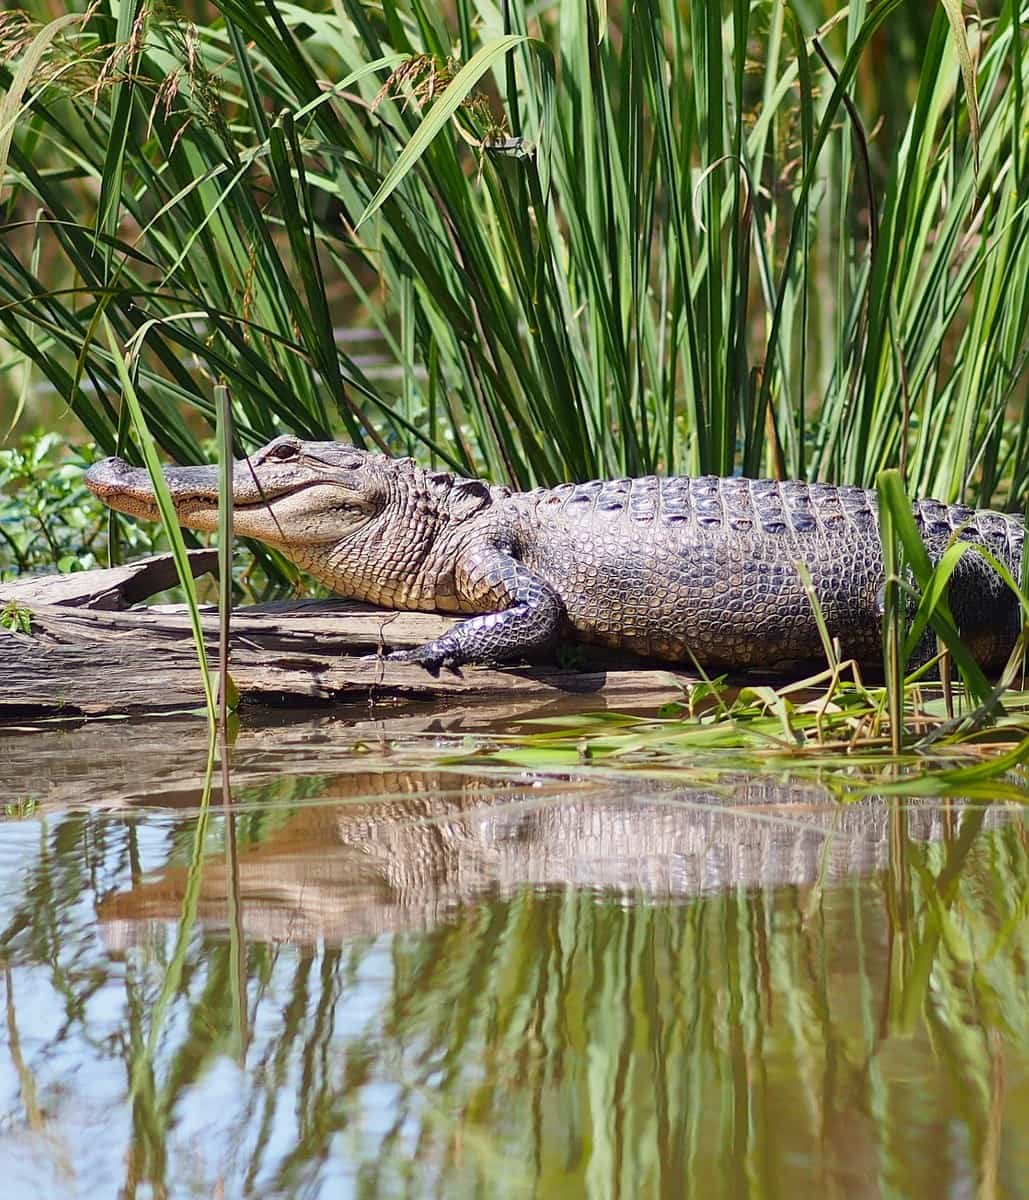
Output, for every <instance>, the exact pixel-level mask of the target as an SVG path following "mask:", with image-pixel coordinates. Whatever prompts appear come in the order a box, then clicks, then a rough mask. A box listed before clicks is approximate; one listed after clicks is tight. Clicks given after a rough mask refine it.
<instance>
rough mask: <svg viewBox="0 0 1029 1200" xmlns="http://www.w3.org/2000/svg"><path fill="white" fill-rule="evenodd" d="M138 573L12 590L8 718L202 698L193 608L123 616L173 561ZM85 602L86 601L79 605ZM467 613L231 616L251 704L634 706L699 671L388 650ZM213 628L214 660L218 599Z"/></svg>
mask: <svg viewBox="0 0 1029 1200" xmlns="http://www.w3.org/2000/svg"><path fill="white" fill-rule="evenodd" d="M206 553H209V552H206V551H202V552H200V555H201V556H202V555H203V554H206ZM162 557H163V558H164V559H167V558H168V556H162ZM192 561H193V565H194V568H195V569H200V568H201V567H203V568H204V569H208V567H207V566H205V563H207V562H208V560H206V559H204V558H203V557H197V558H196V559H194V560H192ZM132 567H136V568H141V569H139V570H136V571H135V572H132V570H131V567H129V568H125V567H119V568H115V569H113V570H112V571H111V572H104V571H91V572H84V573H82V574H83V576H85V575H89V576H92V577H93V578H91V579H89V580H85V581H84V582H82V581H76V577H75V576H71V577H68V576H47V577H43V578H37V579H33V580H30V581H21V582H25V583H30V584H31V587H27V588H22V587H21V583H19V584H15V585H5V587H4V589H3V591H2V592H0V602H3V603H6V602H8V601H10V600H14V601H15V603H16V604H17V605H18V606H19V608H20V609H22V610H23V611H25V612H27V613H28V615H29V618H30V622H31V632H30V633H29V634H25V633H20V632H15V631H12V630H9V629H0V679H2V680H3V683H2V685H0V719H12V718H17V717H24V716H43V715H50V714H61V715H76V714H82V715H87V716H95V715H100V714H107V713H130V712H140V711H147V712H168V711H175V710H181V709H190V708H195V707H197V706H198V705H202V704H203V697H204V692H203V686H202V679H201V674H200V669H199V666H198V664H197V660H196V653H195V650H194V647H193V641H192V633H191V628H190V622H189V617H188V614H187V612H186V611H185V609H184V608H183V607H181V606H161V607H159V608H158V607H155V608H151V609H147V608H142V609H134V610H131V611H117V605H118V604H120V603H124V602H125V601H126V600H127V598H128V597H130V596H132V595H138V593H139V592H140V591H141V590H143V589H145V588H147V587H150V586H152V587H154V588H155V590H162V589H163V588H164V587H167V586H168V578H167V574H166V569H165V568H166V563H163V562H158V561H157V560H154V559H150V560H145V561H144V562H143V563H139V564H132ZM105 576H109V578H105ZM73 597H78V598H80V599H81V601H82V603H83V604H84V605H87V607H77V606H75V603H74V599H73ZM98 605H100V606H98ZM457 619H458V618H454V617H447V616H442V615H439V614H434V613H410V612H403V613H400V612H393V611H388V610H383V609H377V608H372V607H370V606H368V605H361V604H354V603H350V602H347V601H344V600H323V601H318V600H315V601H285V602H279V603H273V604H260V605H254V606H251V607H248V608H240V609H237V610H236V611H235V612H234V613H233V615H232V634H231V642H230V645H231V658H230V662H231V672H232V677H233V679H234V681H235V683H236V686H237V688H238V689H239V692H240V694H241V696H242V698H243V700H244V702H247V703H265V704H280V705H281V704H291V705H323V704H347V703H355V702H360V701H367V700H389V699H392V700H425V699H439V698H451V697H457V696H462V695H464V696H490V697H494V698H504V697H506V698H510V699H518V700H525V699H529V698H537V697H538V698H540V699H549V698H554V697H555V696H561V695H569V694H574V695H580V696H581V695H590V696H594V697H597V698H598V699H600V698H601V697H602V698H603V699H604V700H605V701H606V700H608V699H612V698H617V699H618V702H619V704H621V705H623V706H627V705H630V704H632V705H639V704H660V703H662V702H664V701H666V700H669V699H674V698H675V697H677V696H678V695H680V694H681V690H682V685H683V683H686V682H690V681H692V680H693V679H694V678H695V677H693V676H690V675H688V674H686V673H685V672H681V671H671V670H668V669H664V668H661V667H657V668H654V667H648V666H646V665H643V664H640V665H636V664H635V663H634V662H632V661H627V659H626V657H624V656H623V657H621V658H613V657H612V656H611V655H610V654H604V653H603V652H598V653H592V652H591V653H590V655H589V658H588V665H587V668H586V669H584V670H575V669H569V668H562V667H559V666H555V665H553V664H550V663H546V664H535V665H528V666H514V667H511V668H503V669H501V668H497V669H492V668H486V667H463V668H461V669H460V670H457V671H446V670H444V671H441V672H440V674H439V676H438V677H434V676H432V675H430V674H429V673H428V672H427V671H425V670H424V669H423V668H421V667H418V666H413V665H410V664H406V663H390V662H386V661H385V660H384V659H383V658H382V657H381V655H382V652H383V651H385V650H387V649H398V648H404V647H409V646H417V645H420V644H422V643H423V642H427V641H431V640H432V639H433V638H436V637H439V636H440V635H441V634H442V633H444V632H446V630H448V629H449V628H450V627H451V626H452V625H453V624H454V622H455V620H457ZM202 624H203V629H204V634H205V639H206V641H207V647H208V650H209V652H210V653H211V654H212V656H213V653H214V650H215V646H216V642H217V625H218V614H217V611H216V610H215V609H214V608H213V606H205V608H204V611H203V613H202ZM212 661H213V658H212Z"/></svg>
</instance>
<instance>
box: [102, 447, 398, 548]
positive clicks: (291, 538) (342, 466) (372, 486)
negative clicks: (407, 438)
mask: <svg viewBox="0 0 1029 1200" xmlns="http://www.w3.org/2000/svg"><path fill="white" fill-rule="evenodd" d="M383 462H393V460H389V459H384V458H383V457H382V456H381V455H372V454H366V453H365V452H364V451H362V450H356V449H355V448H354V447H353V446H347V445H344V444H342V443H340V442H302V441H301V440H300V439H299V438H295V437H279V438H276V439H275V440H274V441H272V442H269V443H268V445H267V446H264V447H263V448H262V449H261V450H258V451H257V452H256V453H255V454H253V455H251V456H250V457H249V458H244V459H241V460H240V461H238V462H236V463H234V464H233V470H232V504H233V525H234V530H235V532H236V533H237V534H239V535H240V536H242V537H252V538H257V539H259V540H260V541H262V542H269V543H271V544H272V545H275V546H280V547H284V548H294V547H301V546H312V545H322V544H325V543H328V542H339V541H341V540H342V539H344V538H346V537H347V536H348V535H350V534H354V533H357V532H359V531H360V530H361V529H362V528H363V527H364V526H365V525H366V524H367V523H368V522H369V521H371V520H373V519H374V518H375V516H376V515H377V514H378V513H379V512H380V511H381V510H382V508H383V506H384V504H385V502H386V499H387V495H388V487H387V482H386V480H385V479H384V476H383V471H382V463H383ZM164 478H165V481H166V482H167V484H168V490H169V492H170V493H171V498H172V503H173V504H174V506H175V513H176V516H177V517H178V519H179V524H180V525H183V526H185V527H186V528H187V529H196V530H201V531H213V530H216V529H217V528H218V467H216V466H207V467H166V468H165V470H164ZM86 484H87V486H88V487H89V489H90V490H91V491H93V492H95V493H96V495H98V496H99V497H100V499H101V500H103V501H104V503H105V504H107V505H109V506H110V507H111V508H114V509H117V510H118V512H123V513H128V514H129V515H130V516H134V517H143V518H144V519H146V520H150V521H156V520H158V519H159V513H158V509H157V500H156V498H155V495H154V489H153V486H152V485H151V483H150V476H149V475H148V474H147V472H146V470H145V469H143V468H141V467H132V466H130V465H129V464H128V463H126V462H124V461H123V460H122V459H120V458H105V459H103V461H101V462H98V463H95V464H94V465H93V466H92V467H90V469H89V470H88V471H87V472H86Z"/></svg>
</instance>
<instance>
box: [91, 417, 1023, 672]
mask: <svg viewBox="0 0 1029 1200" xmlns="http://www.w3.org/2000/svg"><path fill="white" fill-rule="evenodd" d="M165 478H166V480H167V482H168V486H169V489H170V491H171V494H172V499H173V501H174V503H175V507H176V512H177V514H178V517H179V521H180V523H181V524H182V525H184V526H186V527H187V528H190V529H198V530H212V529H215V528H216V527H217V520H218V514H217V506H218V476H217V470H216V468H212V467H185V468H169V469H167V470H166V471H165ZM86 482H87V483H88V485H89V486H90V488H92V490H93V491H94V492H96V493H97V495H99V496H100V497H101V498H102V499H103V500H104V501H105V502H106V503H107V504H109V505H110V506H111V507H112V508H116V509H118V510H120V511H123V512H128V513H132V514H134V515H136V516H143V517H147V518H149V519H156V518H157V509H156V505H155V503H154V497H153V491H152V489H151V487H150V481H149V479H148V477H147V474H146V472H145V471H141V470H139V469H137V468H133V467H130V466H128V464H126V463H124V462H122V461H121V460H120V459H105V460H104V461H103V462H100V463H97V464H96V465H95V466H94V467H92V468H91V469H90V471H89V472H88V474H87V476H86ZM233 495H234V502H235V506H236V507H235V509H234V523H235V530H236V532H237V533H238V534H241V535H243V536H246V537H255V538H258V539H260V540H261V541H264V542H267V543H269V544H270V545H272V546H275V547H276V548H277V549H278V550H280V551H281V552H282V553H283V554H285V555H286V557H287V558H289V559H291V560H292V561H293V562H294V563H296V564H297V566H299V567H300V568H302V569H303V570H304V571H307V572H308V573H309V574H311V575H313V576H314V577H315V578H316V579H318V580H320V581H321V582H323V583H325V584H327V585H328V586H329V587H331V588H332V589H333V590H334V591H336V592H338V593H339V594H340V595H343V596H348V597H350V598H352V599H355V600H366V601H369V602H371V603H373V604H381V605H384V606H386V607H388V608H396V609H426V610H430V611H432V610H438V611H443V612H461V613H475V614H480V615H477V616H473V617H471V618H470V619H469V620H467V621H462V622H460V623H459V624H458V625H456V626H455V627H454V628H453V629H452V630H451V631H450V632H449V633H447V634H446V635H445V636H444V637H441V638H439V639H437V640H436V641H434V642H431V643H429V644H428V645H425V646H421V647H419V648H418V649H416V650H411V651H401V652H398V653H396V654H393V655H391V656H390V657H391V658H394V659H398V660H403V661H409V662H416V663H421V664H422V665H423V666H425V667H427V668H428V669H430V670H433V671H436V670H438V669H439V668H440V667H441V666H444V665H446V666H456V665H458V664H460V663H465V662H503V661H506V660H509V659H512V658H522V657H524V656H526V655H528V654H531V653H533V652H535V651H539V650H540V649H543V648H545V647H546V646H548V645H549V644H550V643H552V642H553V641H554V639H555V638H557V636H558V635H559V634H561V633H562V632H564V633H570V634H571V635H572V636H574V637H576V638H578V639H580V640H582V641H588V642H598V643H601V644H603V645H606V646H611V647H615V648H619V649H627V650H632V651H635V652H637V653H639V654H643V655H647V656H649V657H654V658H661V659H667V660H670V661H692V660H693V659H696V661H698V662H700V663H701V664H703V665H705V666H711V667H730V668H746V667H774V666H778V665H782V664H785V663H790V662H805V661H811V660H815V659H818V658H820V657H821V653H822V651H821V641H820V638H819V634H818V628H817V625H816V623H815V620H814V615H813V611H812V608H811V604H810V602H809V600H808V597H807V595H806V594H805V592H804V589H803V586H802V584H801V581H800V578H799V576H798V573H797V569H796V564H797V562H798V561H800V562H804V563H806V564H807V567H808V570H809V571H810V572H811V577H812V581H813V583H814V587H815V591H816V593H817V595H818V598H819V601H820V605H821V609H822V612H823V614H824V616H825V619H826V623H827V625H828V627H829V632H830V634H831V635H832V636H834V637H837V638H839V640H840V643H841V646H842V649H843V653H844V655H846V656H848V657H854V658H856V659H858V660H859V661H861V662H869V663H878V662H881V645H880V627H881V611H882V610H881V596H882V587H883V577H884V576H883V562H882V551H881V548H880V542H879V529H878V517H877V511H876V496H875V493H874V492H870V491H864V490H862V489H860V488H849V487H831V486H828V485H822V484H803V483H776V482H773V481H770V480H749V479H736V478H732V479H716V478H713V477H704V478H699V479H687V478H668V479H659V478H656V477H647V478H643V479H616V480H609V481H604V482H599V481H598V482H593V483H583V484H564V485H562V486H561V487H557V488H551V489H546V488H538V489H537V490H536V491H533V492H512V491H511V490H510V489H508V488H504V487H493V486H490V485H489V484H486V483H484V482H482V481H480V480H475V479H461V478H459V477H455V476H453V475H450V474H447V473H445V472H441V471H426V470H423V469H422V468H420V467H418V466H417V465H416V464H415V463H414V462H413V461H412V460H411V459H391V458H388V457H386V456H384V455H377V454H368V453H365V452H364V451H361V450H356V449H354V448H353V447H351V446H346V445H343V444H341V443H336V442H301V441H299V440H298V439H296V438H291V437H282V438H276V440H275V441H273V442H271V443H269V445H267V446H265V447H264V448H263V449H262V450H260V451H258V452H257V453H256V454H254V455H252V456H251V458H250V459H244V460H242V461H241V462H237V463H236V464H235V467H234V474H233ZM914 514H915V519H916V521H917V522H918V525H919V528H920V530H921V532H922V537H923V540H924V542H925V545H926V548H927V550H928V552H929V556H930V558H931V559H932V560H933V561H936V560H938V559H939V557H940V556H941V555H942V553H943V551H944V550H945V549H946V546H947V545H948V543H949V542H950V540H951V539H952V538H953V537H955V536H956V537H958V538H960V539H963V540H966V541H969V542H972V543H975V544H978V545H982V546H985V547H986V548H987V549H988V550H990V551H991V553H992V554H993V555H994V556H995V557H996V558H997V559H999V560H1000V561H1001V562H1003V563H1005V564H1006V565H1007V566H1008V567H1009V568H1010V569H1011V571H1012V572H1013V573H1014V574H1015V575H1016V577H1017V574H1018V569H1019V564H1020V561H1021V553H1022V539H1023V532H1024V531H1023V526H1022V522H1021V520H1020V519H1018V518H1017V517H1014V516H1006V515H1003V514H1001V513H995V512H986V511H978V512H977V511H974V510H973V509H970V508H964V507H960V506H956V505H950V506H948V505H944V504H941V503H939V502H937V501H935V500H921V501H918V502H917V503H916V504H915V507H914ZM950 604H951V609H952V611H953V613H954V616H955V618H956V620H957V622H958V625H959V627H960V629H961V631H962V633H963V634H964V636H965V638H966V640H967V641H968V642H969V644H970V645H971V647H972V649H973V650H974V652H975V654H976V656H977V657H978V658H979V660H980V661H981V662H982V663H983V664H984V665H986V666H996V665H998V664H999V663H1001V662H1003V661H1004V659H1005V657H1006V656H1007V654H1008V653H1009V652H1010V649H1011V647H1012V645H1013V644H1014V640H1015V636H1016V634H1017V632H1018V627H1019V617H1018V607H1017V604H1016V602H1015V600H1014V598H1013V597H1012V596H1011V594H1010V593H1009V592H1008V590H1007V589H1006V588H1005V586H1004V584H1003V582H1002V581H1001V579H1000V577H999V576H998V575H997V573H996V572H995V571H994V570H993V569H992V568H990V567H989V566H988V565H987V564H986V562H985V560H984V559H983V558H982V557H981V556H979V555H978V554H974V553H970V554H966V555H964V556H963V558H962V559H961V562H960V564H959V566H958V569H957V570H956V571H955V573H954V576H953V577H952V581H951V586H950Z"/></svg>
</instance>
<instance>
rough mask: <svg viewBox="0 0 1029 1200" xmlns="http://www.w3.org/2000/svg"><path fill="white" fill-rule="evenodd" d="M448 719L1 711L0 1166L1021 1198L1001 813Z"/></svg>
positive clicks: (94, 1184)
mask: <svg viewBox="0 0 1029 1200" xmlns="http://www.w3.org/2000/svg"><path fill="white" fill-rule="evenodd" d="M469 723H471V724H472V725H473V726H474V725H475V723H476V719H475V717H474V715H473V716H472V717H468V716H467V715H466V717H465V718H464V719H463V720H462V719H461V718H446V719H432V718H429V717H421V718H407V719H406V720H400V721H397V722H395V723H393V724H392V725H385V726H378V725H376V724H375V723H370V722H366V723H364V724H363V725H361V726H360V727H359V728H356V729H355V728H352V727H350V726H348V725H347V724H345V723H341V722H332V723H326V722H321V723H314V724H310V725H296V726H291V727H282V728H268V729H263V730H258V729H251V730H247V731H244V733H243V735H242V736H241V737H240V739H239V742H238V744H237V747H236V749H235V751H234V757H233V771H232V789H231V797H230V798H229V797H226V796H224V795H223V794H222V793H221V792H220V791H216V793H215V794H214V796H213V797H212V799H211V802H210V806H209V808H208V809H207V810H206V811H202V810H201V809H200V808H199V807H198V805H199V798H200V795H201V787H202V779H203V773H204V758H205V754H204V742H203V737H202V730H201V729H200V728H199V727H198V724H197V723H193V724H178V723H174V722H167V721H166V722H160V723H156V724H153V725H150V726H149V727H146V728H140V727H138V726H128V725H125V724H118V723H111V724H102V725H96V726H93V727H90V728H88V729H85V730H78V731H73V732H69V733H64V734H58V733H28V732H25V733H5V732H3V731H0V762H3V763H4V766H5V770H4V775H5V777H6V781H7V782H6V785H5V787H6V795H5V803H6V805H7V813H8V815H7V819H6V820H5V821H4V822H3V824H2V825H0V914H2V916H0V967H2V973H3V977H4V983H3V992H4V1005H5V1012H4V1013H3V1014H0V1023H2V1032H0V1180H2V1184H0V1194H2V1195H3V1196H4V1197H7V1198H14V1197H23V1196H24V1197H36V1196H55V1197H63V1196H69V1197H73V1196H74V1197H90V1198H91V1200H93V1198H97V1197H107V1196H110V1197H161V1196H174V1197H187V1196H198V1197H213V1196H217V1197H237V1196H259V1197H271V1196H288V1197H330V1196H331V1197H338V1196H362V1197H374V1198H378V1197H392V1196H404V1197H435V1196H440V1197H466V1196H483V1197H508V1196H540V1197H565V1196H567V1197H578V1196H583V1197H587V1196H588V1197H597V1198H601V1197H604V1198H606V1197H624V1198H634V1197H650V1196H654V1197H676V1198H678V1197H686V1196H696V1197H702V1196H703V1197H707V1196H755V1197H780V1196H781V1197H795V1196H823V1195H825V1196H840V1197H854V1196H869V1197H874V1196H892V1197H929V1196H955V1197H958V1196H960V1197H965V1196H967V1197H980V1198H988V1197H995V1196H996V1197H1001V1196H1003V1197H1018V1196H1026V1195H1027V1194H1029V1184H1027V1182H1026V1181H1027V1180H1029V974H1027V958H1029V923H1027V909H1029V854H1027V841H1026V826H1025V821H1024V817H1023V810H1021V809H1020V808H1017V807H1010V806H1000V805H986V806H984V805H982V804H977V805H976V806H974V807H972V806H963V805H961V804H957V803H953V802H948V803H942V802H941V803H925V802H921V803H917V804H913V803H911V802H905V803H903V804H894V805H892V806H891V805H890V804H888V803H886V802H885V801H870V802H867V803H864V804H861V805H857V806H852V807H849V808H840V807H837V806H835V805H834V804H833V802H832V800H831V799H830V798H829V797H828V795H827V794H826V793H825V792H823V791H822V790H821V789H819V788H818V787H816V786H812V785H804V786H796V787H789V786H787V785H786V784H784V783H782V782H778V783H772V782H767V781H766V782H761V781H760V780H754V779H746V778H740V777H726V778H722V779H721V780H718V781H717V786H710V787H706V788H697V787H690V788H686V787H676V786H672V785H667V784H666V785H663V786H659V785H655V784H653V783H647V782H646V781H642V780H635V781H633V780H628V781H625V780H621V781H607V782H603V781H600V782H597V783H595V784H593V783H584V782H581V781H576V780H569V779H562V778H559V777H550V778H541V777H538V776H534V775H531V774H525V775H521V776H518V775H514V776H512V775H511V774H507V775H503V776H501V775H498V774H495V773H491V772H488V771H485V770H484V769H481V768H480V769H474V768H473V767H469V766H464V767H460V768H454V769H451V770H441V769H437V768H434V767H432V766H431V765H429V764H430V762H431V760H432V759H433V758H434V757H437V756H438V753H439V749H440V747H441V746H442V745H448V744H450V741H451V739H452V738H453V736H454V735H455V733H456V734H459V733H460V732H461V730H462V728H464V727H465V726H467V725H468V724H469ZM482 723H483V718H482V717H481V715H480V717H479V718H478V724H479V725H480V726H481V725H482ZM385 728H389V729H391V730H392V735H391V740H390V742H389V743H385V742H383V741H382V739H381V734H382V731H383V729H385Z"/></svg>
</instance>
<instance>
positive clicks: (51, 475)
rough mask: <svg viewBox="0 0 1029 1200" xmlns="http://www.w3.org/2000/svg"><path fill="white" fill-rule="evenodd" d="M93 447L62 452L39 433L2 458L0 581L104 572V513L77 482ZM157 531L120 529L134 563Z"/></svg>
mask: <svg viewBox="0 0 1029 1200" xmlns="http://www.w3.org/2000/svg"><path fill="white" fill-rule="evenodd" d="M94 458H95V454H94V453H93V451H92V447H89V446H86V447H83V448H65V446H64V442H63V439H62V438H61V437H60V435H59V434H56V433H36V434H32V435H31V436H29V437H26V438H24V439H22V440H21V442H20V443H19V444H18V445H17V446H14V447H11V448H9V449H6V450H0V581H2V580H4V579H10V578H13V577H14V576H17V575H19V574H23V573H25V572H29V571H55V570H56V571H86V570H90V569H91V568H93V567H97V566H106V565H107V559H106V554H107V523H108V510H107V509H106V508H105V507H104V506H103V505H102V504H101V503H100V502H99V501H98V500H97V498H96V497H95V496H94V495H93V494H92V493H91V492H90V491H89V490H88V489H87V488H86V485H85V484H84V483H83V482H82V477H83V475H84V474H85V472H86V468H87V467H88V466H89V464H90V463H91V462H92V461H93V459H94ZM157 534H158V530H157V529H156V528H155V527H153V526H145V525H136V524H132V523H129V522H126V523H125V525H124V534H123V537H124V544H125V548H126V550H127V551H128V553H129V554H130V556H131V557H138V556H140V555H143V554H147V553H150V552H151V551H152V550H153V548H154V545H155V541H156V538H157Z"/></svg>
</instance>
